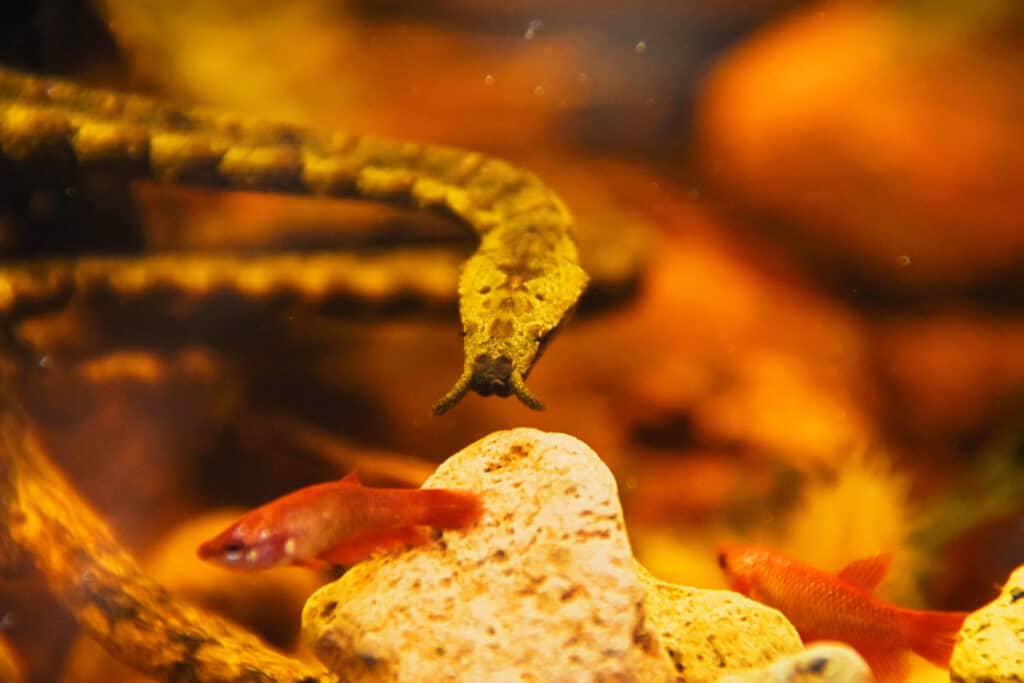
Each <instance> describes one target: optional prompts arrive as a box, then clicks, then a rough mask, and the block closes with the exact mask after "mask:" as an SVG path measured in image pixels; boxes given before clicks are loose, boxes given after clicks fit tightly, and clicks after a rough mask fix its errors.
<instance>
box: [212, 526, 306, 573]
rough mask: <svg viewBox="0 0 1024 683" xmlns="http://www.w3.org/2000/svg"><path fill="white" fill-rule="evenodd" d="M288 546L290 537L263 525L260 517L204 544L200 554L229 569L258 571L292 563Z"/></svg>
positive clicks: (233, 527) (222, 533)
mask: <svg viewBox="0 0 1024 683" xmlns="http://www.w3.org/2000/svg"><path fill="white" fill-rule="evenodd" d="M288 543H289V539H288V538H287V537H286V534H284V533H281V532H280V531H275V530H274V529H272V528H271V527H269V526H268V525H266V524H262V523H261V522H260V519H259V518H258V517H257V518H250V517H243V518H242V519H241V520H239V521H238V522H236V523H234V524H232V525H231V526H229V527H228V528H227V529H225V530H224V531H223V532H221V533H220V534H218V535H217V536H214V537H213V538H211V539H210V540H209V541H206V542H205V543H203V544H202V545H200V546H199V553H198V554H199V557H200V559H203V560H206V561H207V562H212V563H214V564H219V565H221V566H222V567H226V568H228V569H242V570H246V571H256V570H258V569H268V568H270V567H275V566H278V565H282V564H288V563H289V562H290V559H291V558H290V556H289V555H288V554H287V552H286V550H287V546H288ZM292 544H293V545H294V542H292Z"/></svg>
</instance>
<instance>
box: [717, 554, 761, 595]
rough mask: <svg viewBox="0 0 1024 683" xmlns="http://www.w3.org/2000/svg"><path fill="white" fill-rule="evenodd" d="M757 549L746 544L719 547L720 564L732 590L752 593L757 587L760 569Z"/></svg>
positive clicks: (746, 593)
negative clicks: (745, 545)
mask: <svg viewBox="0 0 1024 683" xmlns="http://www.w3.org/2000/svg"><path fill="white" fill-rule="evenodd" d="M759 564H760V563H759V560H758V553H757V551H755V550H753V549H751V548H746V547H744V546H722V547H721V548H719V549H718V566H719V567H721V569H722V572H723V573H724V574H725V579H726V583H728V584H729V588H730V589H731V590H734V591H736V592H737V593H743V594H744V595H750V594H751V592H752V591H753V590H754V589H755V587H756V583H757V577H758V571H759Z"/></svg>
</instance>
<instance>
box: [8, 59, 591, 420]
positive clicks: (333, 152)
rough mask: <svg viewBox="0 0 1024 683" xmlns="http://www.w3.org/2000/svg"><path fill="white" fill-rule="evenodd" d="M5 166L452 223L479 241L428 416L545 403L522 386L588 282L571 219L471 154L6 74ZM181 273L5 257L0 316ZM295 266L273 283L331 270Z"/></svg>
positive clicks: (544, 195) (283, 284) (176, 279)
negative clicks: (421, 213)
mask: <svg viewBox="0 0 1024 683" xmlns="http://www.w3.org/2000/svg"><path fill="white" fill-rule="evenodd" d="M0 168H6V169H7V170H8V171H12V172H36V173H67V174H77V173H83V172H84V173H88V172H91V171H101V172H104V173H108V174H113V175H115V176H117V177H119V178H124V179H126V180H130V179H151V180H155V181H158V182H164V183H176V184H183V185H200V186H206V187H214V188H223V189H232V190H249V191H264V192H275V193H286V194H300V195H311V196H321V197H334V198H358V199H365V200H372V201H376V202H383V203H387V204H394V205H399V206H406V207H409V206H411V207H413V208H416V209H422V210H430V211H439V212H442V213H445V214H447V215H450V216H453V217H454V218H456V219H457V220H459V221H460V222H462V223H464V224H465V225H467V226H469V227H470V228H471V229H472V230H473V231H474V232H475V233H476V235H477V236H478V238H479V244H478V246H477V249H476V251H475V252H474V253H473V254H472V255H471V256H470V257H469V258H468V259H467V260H466V261H465V263H463V265H462V270H461V275H460V278H459V285H458V295H459V312H460V317H461V323H462V333H463V344H464V354H465V359H464V365H463V370H462V373H461V375H460V376H459V378H458V379H457V380H456V382H455V384H454V386H453V387H452V388H451V390H450V391H449V392H448V393H447V394H445V395H444V396H443V397H442V398H441V399H440V400H439V401H438V402H437V403H436V404H435V405H434V412H435V413H438V414H440V413H443V412H445V411H447V410H449V409H450V408H451V407H452V406H454V405H455V404H456V403H457V402H458V401H459V400H460V399H461V398H462V397H463V396H465V395H466V393H467V392H468V391H469V390H471V389H472V390H474V391H476V392H477V393H479V394H481V395H484V396H487V395H492V394H493V395H498V396H509V395H515V396H516V397H517V398H518V399H519V400H520V401H522V402H523V403H524V404H525V405H527V406H529V407H531V408H534V409H540V408H542V407H543V403H542V402H541V401H540V399H539V398H537V396H535V395H534V394H533V393H532V392H531V391H530V389H529V388H528V387H527V386H526V383H525V379H526V377H527V375H528V374H529V372H530V370H531V369H532V367H533V365H534V363H535V362H536V360H537V358H538V356H539V355H540V352H541V350H542V349H543V346H544V344H545V342H546V341H547V340H548V339H549V338H550V336H551V335H552V334H553V333H554V332H555V330H556V329H557V328H558V327H559V325H560V324H561V323H562V321H563V320H564V319H565V317H566V316H567V314H568V313H569V312H570V311H571V310H572V308H573V307H574V306H575V304H576V302H577V301H578V299H579V297H580V296H581V294H582V293H583V291H584V289H585V288H586V285H587V281H588V278H587V275H586V273H585V272H584V271H583V269H582V268H581V267H580V265H579V259H578V254H577V247H576V242H575V239H574V236H573V228H572V226H573V223H572V217H571V216H570V214H569V211H568V210H567V208H566V207H565V205H564V204H563V203H562V201H561V200H560V199H559V198H558V196H556V195H555V193H554V192H553V191H552V190H550V189H549V188H547V187H546V186H545V185H544V184H543V183H542V182H541V181H540V180H539V179H538V178H537V177H536V176H535V175H533V174H532V173H530V172H529V171H526V170H524V169H522V168H518V167H516V166H514V165H512V164H510V163H508V162H505V161H502V160H500V159H496V158H492V157H488V156H486V155H483V154H480V153H476V152H473V151H466V150H460V149H454V148H449V147H442V146H434V145H426V144H417V143H414V142H407V141H402V140H396V139H388V138H381V137H371V136H363V135H354V134H349V133H321V132H316V131H312V130H308V129H305V128H301V127H297V126H292V125H287V124H281V123H274V122H267V121H260V120H254V119H252V118H249V117H246V116H242V115H239V114H233V113H228V112H222V111H217V110H215V109H211V108H205V107H189V106H186V107H180V106H176V105H173V104H169V103H165V102H161V101H159V100H157V99H153V98H149V97H143V96H139V95H133V94H122V93H117V92H112V91H107V90H100V89H92V88H87V87H83V86H80V85H77V84H74V83H71V82H68V81H64V80H58V79H54V78H47V77H40V76H35V75H29V74H25V73H22V72H19V71H16V70H12V69H8V68H4V67H0ZM345 263H346V262H345V261H342V262H341V265H342V266H343V265H344V264H345ZM126 269H127V271H126ZM215 270H216V269H215V268H214V271H215ZM328 270H329V269H328ZM119 272H120V273H121V275H122V276H121V277H118V273H119ZM125 272H129V273H130V274H129V275H127V276H125V275H124V274H125ZM183 272H184V270H183V269H175V268H173V267H166V266H165V267H162V268H161V267H159V263H158V262H157V261H153V260H152V259H150V261H147V260H145V258H143V259H142V260H139V261H136V262H134V263H132V264H128V263H122V262H119V261H118V260H117V259H106V260H103V261H101V262H100V263H99V266H97V264H96V263H91V262H89V261H88V260H87V259H83V260H78V261H71V262H64V263H63V265H62V266H61V267H55V268H40V267H38V265H35V266H33V265H31V264H18V263H6V264H4V265H3V266H2V267H0V314H3V315H8V316H10V315H13V312H14V311H16V310H17V309H18V307H19V306H22V305H24V304H25V302H26V301H30V302H37V301H40V300H46V299H47V298H56V297H59V296H60V294H61V293H62V292H66V291H67V290H68V289H69V288H72V289H73V288H75V287H76V286H78V287H80V286H85V284H87V283H88V282H91V281H93V280H95V279H97V278H98V279H102V280H104V284H105V285H106V286H108V287H111V288H114V289H115V290H116V289H117V288H119V287H126V288H127V287H132V288H140V287H143V288H144V287H145V286H146V285H147V284H148V283H150V282H153V283H156V282H159V284H160V285H162V286H165V287H166V286H171V287H174V286H181V287H186V286H187V285H188V283H187V282H185V281H184V280H185V277H186V276H185V275H183V274H180V273H183ZM211 272H213V271H211ZM300 272H301V270H300V269H289V268H279V269H276V270H275V271H274V276H273V277H274V278H276V280H275V281H274V282H272V283H270V285H268V286H270V287H280V288H283V289H289V290H292V291H299V292H303V291H306V290H309V289H311V288H317V287H320V288H322V287H324V284H325V282H326V281H329V280H330V277H331V275H330V273H329V272H328V273H326V274H323V276H322V277H321V278H314V279H313V280H314V281H313V282H311V281H310V278H305V279H303V278H301V277H300V275H299V273H300ZM214 274H215V273H214ZM227 279H228V281H229V284H230V282H231V278H230V277H229V278H227ZM238 282H239V283H242V282H244V279H239V280H238ZM239 286H241V284H239Z"/></svg>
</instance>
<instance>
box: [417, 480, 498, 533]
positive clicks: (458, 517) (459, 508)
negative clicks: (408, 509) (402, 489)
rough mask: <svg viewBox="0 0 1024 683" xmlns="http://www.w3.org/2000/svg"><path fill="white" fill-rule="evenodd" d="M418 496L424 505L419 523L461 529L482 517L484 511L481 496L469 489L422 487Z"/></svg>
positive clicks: (441, 527) (419, 516)
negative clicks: (452, 489) (454, 489)
mask: <svg viewBox="0 0 1024 683" xmlns="http://www.w3.org/2000/svg"><path fill="white" fill-rule="evenodd" d="M418 497H419V502H420V503H421V505H422V506H423V507H422V508H421V512H420V515H418V519H417V521H416V523H417V524H425V525H427V526H433V527H438V528H440V529H461V528H462V527H466V526H469V525H470V524H472V523H473V522H475V521H476V520H478V519H480V515H481V513H483V505H482V504H481V502H480V496H478V495H477V494H475V493H471V492H469V491H450V490H447V489H420V491H419V492H418Z"/></svg>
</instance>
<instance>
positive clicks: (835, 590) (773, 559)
mask: <svg viewBox="0 0 1024 683" xmlns="http://www.w3.org/2000/svg"><path fill="white" fill-rule="evenodd" d="M891 559H892V558H891V556H889V555H879V556H876V557H868V558H865V559H863V560H857V561H855V562H852V563H850V564H849V565H847V566H846V567H845V568H844V569H843V570H842V571H840V572H839V573H838V574H830V573H828V572H825V571H822V570H820V569H815V568H814V567H812V566H810V565H807V564H804V563H803V562H799V561H797V560H794V559H790V558H788V557H785V556H783V555H780V554H778V553H775V552H772V551H770V550H763V549H759V548H750V547H743V546H734V547H726V548H722V549H721V551H720V552H719V553H718V564H719V566H721V567H722V571H724V572H725V574H726V577H727V579H728V581H729V585H730V587H731V588H732V589H733V590H735V591H737V592H740V593H743V594H744V595H746V596H748V597H750V598H753V599H754V600H757V601H758V602H762V603H764V604H766V605H768V606H770V607H774V608H775V609H777V610H779V611H780V612H782V613H783V614H784V615H786V618H788V619H789V620H790V622H792V624H793V625H794V626H795V627H796V629H797V631H799V632H800V637H801V638H802V639H803V640H804V642H805V643H808V642H811V641H814V640H838V641H841V642H844V643H847V644H848V645H850V646H851V647H853V648H854V649H855V650H857V651H858V652H859V653H860V654H861V656H862V657H864V659H865V660H866V661H867V663H868V664H869V665H870V666H871V669H872V671H873V672H874V674H875V677H876V678H877V679H878V680H879V681H882V682H890V681H903V680H905V679H906V677H907V674H908V669H909V662H908V659H907V656H906V655H907V653H908V652H916V653H917V654H919V655H920V656H922V657H924V658H925V659H927V660H928V661H930V662H932V663H933V664H936V665H938V666H941V667H944V668H948V666H949V658H950V656H951V655H952V653H953V645H954V644H955V642H956V635H957V633H958V632H959V631H960V627H961V626H962V625H963V622H964V619H965V618H966V617H967V613H966V612H930V611H925V610H914V609H908V608H905V607H896V606H895V605H890V604H888V603H885V602H882V601H881V600H879V599H878V598H876V597H874V596H873V595H872V591H873V590H874V589H875V587H876V586H877V585H878V584H879V583H880V582H881V580H882V579H883V578H884V577H885V574H886V572H888V570H889V564H890V562H891Z"/></svg>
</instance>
